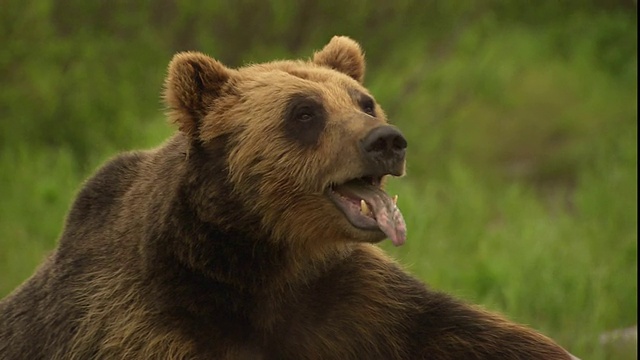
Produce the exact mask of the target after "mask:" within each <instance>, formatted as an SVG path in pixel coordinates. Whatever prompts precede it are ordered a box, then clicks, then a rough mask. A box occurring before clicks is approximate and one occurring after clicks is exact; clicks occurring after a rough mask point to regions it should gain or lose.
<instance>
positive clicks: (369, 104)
mask: <svg viewBox="0 0 640 360" xmlns="http://www.w3.org/2000/svg"><path fill="white" fill-rule="evenodd" d="M360 108H361V109H362V112H364V113H365V114H367V115H369V116H373V117H375V116H376V105H375V103H374V102H373V99H372V98H370V97H368V96H364V97H363V98H362V99H361V100H360Z"/></svg>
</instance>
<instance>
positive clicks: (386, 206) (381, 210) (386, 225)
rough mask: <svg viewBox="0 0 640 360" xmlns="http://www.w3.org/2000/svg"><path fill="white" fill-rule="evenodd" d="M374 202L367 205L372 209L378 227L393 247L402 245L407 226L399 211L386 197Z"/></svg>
mask: <svg viewBox="0 0 640 360" xmlns="http://www.w3.org/2000/svg"><path fill="white" fill-rule="evenodd" d="M376 200H377V201H371V202H370V203H369V205H371V207H372V208H373V213H374V215H375V217H376V222H377V223H378V227H379V228H380V230H382V231H383V232H384V233H385V234H386V235H387V237H388V238H389V239H390V240H391V242H392V243H393V245H394V246H400V245H402V244H404V242H405V240H406V238H407V225H406V224H405V222H404V218H403V217H402V213H401V212H400V209H398V207H397V206H396V204H394V203H393V201H392V200H391V199H390V198H389V197H388V196H385V197H384V198H377V199H376Z"/></svg>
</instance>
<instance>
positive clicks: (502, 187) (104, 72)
mask: <svg viewBox="0 0 640 360" xmlns="http://www.w3.org/2000/svg"><path fill="white" fill-rule="evenodd" d="M45 2H46V1H45ZM43 3H44V2H43ZM16 4H17V2H16ZM16 4H14V5H15V6H17V5H16ZM402 4H405V3H402ZM505 4H506V3H505ZM549 4H551V3H549ZM405 5H407V6H409V5H410V2H406V4H405ZM185 6H186V5H185ZM354 6H355V5H354ZM403 6H404V5H403ZM505 6H506V5H505ZM549 6H551V5H549ZM454 8H455V6H454ZM407 9H409V10H406V11H407V13H408V14H410V13H411V12H413V10H411V8H410V6H409V7H407ZM514 9H515V8H514ZM545 9H546V10H545V11H550V10H549V9H551V7H547V8H545ZM192 10H193V9H192ZM289 10H291V9H289ZM289 10H287V11H289ZM441 10H442V11H453V12H454V13H455V14H458V15H459V13H458V12H463V11H462V10H461V9H457V8H455V9H448V10H447V9H444V10H443V9H441ZM503 10H504V9H503ZM30 11H31V12H30V13H29V14H28V15H29V16H31V17H34V19H40V18H39V17H38V16H46V14H47V11H49V10H48V8H47V7H41V8H38V7H35V8H32V9H31V10H30ZM212 11H213V10H212ZM225 11H226V10H225ZM287 11H284V10H283V11H282V13H278V14H279V15H278V16H281V17H283V19H287V16H293V15H295V11H293V10H291V11H293V12H292V14H293V15H291V14H289V13H288V12H287ZM496 11H498V10H496ZM501 11H502V10H501ZM40 13H42V14H45V15H42V14H40ZM507 13H508V12H503V13H501V14H503V15H504V14H507ZM38 14H40V15H38ZM492 14H493V13H492ZM571 14H572V15H571V16H566V17H558V19H555V20H554V19H552V18H549V20H548V22H547V23H545V26H542V25H539V24H537V23H536V22H535V21H531V19H537V17H535V16H532V17H531V18H527V19H529V22H527V21H521V22H518V21H514V20H513V17H514V16H515V15H513V14H511V15H509V16H506V17H500V16H497V15H495V14H494V15H491V16H485V17H477V18H473V17H472V18H467V20H465V21H466V22H465V24H464V26H462V25H457V24H458V22H456V21H449V20H447V19H442V20H438V21H441V22H439V24H441V25H442V26H447V24H450V23H453V24H456V26H455V28H454V29H453V30H451V29H450V30H451V31H450V32H448V31H443V32H442V33H444V34H445V35H446V36H445V37H444V38H439V37H438V35H437V31H433V33H435V34H436V35H433V34H431V35H429V36H426V35H425V36H422V35H421V34H422V33H421V32H420V31H419V30H420V29H422V28H424V26H425V25H422V24H421V23H420V24H419V23H418V22H415V21H414V22H412V21H411V19H412V18H408V20H407V21H408V24H407V27H408V28H410V29H413V30H415V31H414V32H415V33H414V34H406V35H407V36H405V37H403V38H402V39H401V41H400V40H399V41H398V42H397V43H395V42H394V43H393V44H385V43H384V42H383V41H384V39H385V36H387V37H390V36H391V35H392V34H393V33H386V32H385V31H386V30H384V28H381V29H382V30H380V32H379V33H378V35H381V34H382V35H384V36H382V35H381V36H376V35H375V34H371V36H367V37H364V36H363V37H362V38H359V39H358V40H362V41H363V42H365V41H367V39H370V40H369V45H367V44H366V43H365V44H364V46H365V49H366V50H367V54H368V55H370V60H371V62H370V64H371V66H370V67H369V73H368V74H367V86H368V87H369V88H370V90H371V91H372V93H373V94H374V95H375V96H376V98H377V99H378V100H379V101H380V102H381V104H382V105H383V107H384V108H385V109H386V110H387V113H388V115H389V117H390V119H391V120H392V121H393V122H394V123H396V124H397V125H398V126H399V127H400V128H401V129H402V130H403V131H404V133H405V135H406V136H407V138H408V140H409V159H408V175H407V176H406V177H404V178H403V179H392V180H390V181H389V185H388V188H389V191H390V192H392V193H397V194H398V195H399V198H400V200H399V205H400V207H401V209H402V211H403V213H404V215H405V219H406V221H407V225H408V241H407V244H406V245H405V246H403V247H400V248H393V247H392V246H390V244H389V243H388V242H385V243H383V244H382V245H381V246H382V247H384V248H385V249H386V250H387V251H388V252H389V253H390V254H391V255H392V256H393V257H395V258H397V259H398V260H399V261H400V262H401V263H402V264H404V265H405V266H406V267H407V269H408V270H409V271H411V272H412V273H414V274H415V275H416V276H418V277H420V278H421V279H423V280H424V281H426V282H427V283H429V284H430V286H432V287H434V288H437V289H440V290H443V291H446V292H448V293H451V294H454V295H456V296H459V297H461V298H463V299H466V300H468V301H470V302H473V303H477V304H482V305H483V306H485V307H487V308H489V309H492V310H495V311H498V312H501V313H504V314H506V315H507V316H508V317H509V318H511V319H513V320H515V321H518V322H522V323H526V324H529V325H531V326H532V327H534V328H537V329H539V330H541V331H543V332H544V333H546V334H548V335H549V336H551V337H553V338H554V339H556V340H557V341H558V342H559V343H561V344H562V345H563V346H565V347H566V348H568V349H570V350H571V351H572V352H573V353H574V354H576V355H577V356H580V357H581V358H583V359H635V358H636V351H635V349H631V350H629V349H626V350H624V351H623V352H622V353H620V352H619V351H618V350H617V349H612V348H610V347H606V346H604V345H601V344H599V342H598V336H599V335H600V334H601V333H602V332H605V331H608V330H612V329H616V328H623V327H627V326H631V325H634V324H636V322H637V220H636V218H637V200H638V194H637V185H636V183H637V143H638V141H637V100H636V97H637V55H636V52H637V35H636V28H637V23H636V20H635V17H633V19H631V18H629V17H628V16H627V15H625V14H623V13H620V12H616V11H610V12H591V13H589V12H571ZM441 15H442V14H439V15H438V16H437V17H434V19H435V18H438V17H441ZM445 15H446V14H445ZM449 15H451V14H449ZM442 16H444V15H442ZM415 17H416V19H418V18H420V16H418V15H416V16H415ZM543 17H544V18H545V19H546V18H548V16H546V15H545V16H543ZM16 19H18V18H16ZM127 19H129V18H127ZM185 19H187V20H188V17H187V18H185ZM185 19H182V20H184V21H183V22H187V23H188V22H189V21H186V20H185ZM362 19H365V20H366V16H364V15H362ZM362 19H360V20H357V19H350V20H349V21H350V22H348V23H345V24H346V25H344V27H342V28H340V27H337V29H363V28H364V27H363V26H364V25H362V24H361V22H362V21H365V20H362ZM470 19H471V20H470ZM501 19H502V20H501ZM504 19H506V20H504ZM129 20H131V21H133V20H135V19H133V20H132V19H129ZM129 20H127V21H129ZM182 20H181V21H182ZM200 20H202V19H200ZM289 20H291V19H289ZM294 20H295V19H294ZM414 20H415V19H414ZM87 21H89V20H87ZM131 21H129V22H126V23H127V24H129V25H127V26H134V25H133V24H136V22H135V21H133V22H131ZM283 21H284V20H283ZM327 21H328V20H327ZM208 22H209V21H208V20H207V21H200V22H198V24H201V25H202V24H208ZM33 23H37V24H39V25H38V26H37V27H34V28H33V29H32V32H31V33H25V35H24V36H23V37H21V38H10V39H7V46H9V47H10V49H12V51H11V52H5V53H2V54H0V62H1V63H2V64H3V65H5V66H4V67H3V68H8V67H9V66H11V67H16V68H17V70H16V72H15V73H11V74H8V73H3V72H2V71H0V78H2V79H5V80H6V83H7V84H9V85H7V86H3V87H1V88H0V105H2V106H0V115H1V116H2V120H0V199H1V201H0V296H3V295H5V294H7V293H9V292H10V291H11V290H12V289H13V288H15V287H16V286H17V285H18V284H20V283H21V282H22V281H24V280H25V279H26V278H27V277H28V276H30V274H31V273H32V272H33V270H34V269H35V267H36V266H37V265H38V264H39V263H40V261H41V260H42V259H43V257H44V256H45V255H46V253H47V252H49V251H50V250H51V249H53V248H54V247H55V243H56V238H57V236H58V235H59V233H60V231H61V230H62V225H63V222H64V216H65V213H66V211H67V209H68V207H69V205H70V203H71V201H72V200H73V197H74V194H75V192H76V191H77V190H78V189H79V187H80V186H81V184H82V181H83V180H84V179H85V178H86V177H87V176H89V175H90V174H91V172H92V171H93V170H94V169H95V168H96V167H98V166H99V165H100V164H101V163H103V162H104V161H105V160H106V159H108V158H109V157H111V156H114V155H115V154H116V153H118V152H119V151H124V150H129V149H136V148H149V147H153V146H157V145H159V144H160V143H161V142H162V141H163V139H165V138H166V137H167V136H168V135H169V134H170V133H171V132H172V131H173V129H172V128H171V127H170V126H169V125H167V124H166V122H165V121H164V120H163V119H162V116H161V106H160V105H159V101H158V95H157V94H158V93H159V92H160V84H161V81H162V76H163V71H164V69H165V68H164V67H165V66H166V62H168V60H169V58H170V54H171V52H170V51H167V50H166V49H165V48H163V47H162V46H161V45H160V44H161V43H162V42H161V41H160V40H159V39H158V38H156V37H154V36H155V35H157V34H154V33H153V31H155V30H157V29H155V30H154V29H153V28H149V29H145V30H144V31H143V32H133V33H135V34H139V35H136V36H139V37H134V36H133V35H131V36H132V37H131V44H129V43H127V42H122V41H116V40H114V39H112V38H101V39H102V41H101V42H100V44H101V45H100V46H94V43H95V38H97V37H100V36H104V34H103V33H100V32H99V31H98V30H96V29H93V28H91V29H92V31H95V32H96V33H91V32H87V33H83V32H81V33H80V35H78V36H77V37H76V38H72V37H66V38H65V37H61V38H56V37H47V36H49V35H47V36H45V35H43V34H47V31H48V27H47V26H53V25H51V24H49V25H47V24H48V23H47V22H46V21H44V22H43V21H40V22H39V21H33ZM294 23H295V21H294ZM283 24H284V22H283ZM174 25H175V24H174ZM178 25H179V24H178ZM101 26H107V25H105V24H102V25H101ZM123 26H124V25H123ZM175 26H177V25H175ZM202 26H204V25H202ZM282 26H283V27H284V28H278V29H276V30H274V31H276V32H277V33H285V32H287V27H286V26H285V25H282ZM380 26H382V25H380ZM389 26H390V28H389V29H388V31H399V30H398V29H403V27H402V24H400V25H398V24H397V23H393V24H391V25H389ZM398 26H399V27H398ZM107 27H108V26H107ZM319 29H320V28H319ZM328 29H330V30H331V32H333V31H338V30H336V28H335V27H332V26H329V25H327V28H326V29H325V28H322V30H321V31H320V30H318V31H320V32H319V33H317V34H315V33H314V35H313V36H311V38H315V37H319V36H320V35H323V34H324V33H325V32H328V31H329V30H328ZM370 30H371V29H370ZM374 30H375V29H373V30H371V31H374ZM158 31H160V30H158ZM162 31H167V30H162ZM368 31H369V30H368ZM407 32H409V31H407ZM133 33H132V34H133ZM160 34H161V35H163V34H164V33H162V32H160ZM576 34H580V36H576ZM164 35H166V34H164ZM164 35H163V36H164ZM207 36H208V35H207V33H205V32H202V31H201V32H199V33H198V34H197V35H194V37H195V38H198V39H208V37H207ZM323 36H324V35H323ZM43 39H44V40H43ZM327 39H328V37H327V38H326V39H325V38H323V39H322V41H325V40H327ZM425 39H427V40H425ZM434 39H436V40H434ZM437 39H440V40H439V41H438V40H437ZM443 39H444V40H443ZM174 40H175V39H174ZM38 41H40V43H41V45H40V47H39V48H38V49H40V50H41V52H42V53H43V54H44V55H43V56H41V57H39V56H36V55H35V54H34V53H33V50H30V49H31V47H30V46H31V44H32V43H34V42H38ZM202 41H203V43H204V44H209V45H210V46H211V47H210V48H203V50H205V51H209V52H212V50H211V49H213V48H216V49H217V47H216V46H218V45H220V44H223V43H224V41H223V40H221V39H219V38H216V39H209V40H207V41H209V42H206V41H205V40H202ZM201 44H202V43H201ZM211 44H213V45H211ZM143 45H144V46H143ZM321 45H322V43H321V42H318V43H315V42H314V43H304V44H300V45H299V49H306V48H311V47H318V46H321ZM145 46H146V47H145ZM220 46H222V45H220ZM229 46H231V47H229V48H230V49H235V47H234V46H236V47H237V44H235V45H229ZM367 46H375V47H374V48H367ZM288 49H289V48H287V47H284V46H276V47H275V48H274V49H270V47H269V46H267V45H260V46H255V47H253V48H251V49H245V51H246V52H245V53H233V54H230V55H228V56H229V57H230V58H233V59H236V60H237V59H243V58H246V59H257V60H264V59H270V58H271V57H272V56H275V57H288V56H291V55H290V54H289V53H290V51H289V50H288ZM30 51H31V52H30ZM71 53H73V54H74V55H73V56H70V55H69V54H71ZM112 53H118V54H124V55H126V54H129V55H130V56H123V57H118V58H117V59H113V58H111V60H109V61H102V59H103V58H105V57H106V56H108V55H109V54H112ZM16 54H17V55H16ZM45 55H46V56H45ZM300 55H301V56H307V55H308V54H307V53H303V54H300ZM12 56H13V57H12ZM222 58H223V59H224V56H223V57H222ZM58 69H65V70H64V71H62V72H58ZM16 74H17V75H19V76H17V75H16ZM22 79H26V80H24V81H23V80H22ZM5 119H6V120H5ZM8 119H12V120H13V121H8Z"/></svg>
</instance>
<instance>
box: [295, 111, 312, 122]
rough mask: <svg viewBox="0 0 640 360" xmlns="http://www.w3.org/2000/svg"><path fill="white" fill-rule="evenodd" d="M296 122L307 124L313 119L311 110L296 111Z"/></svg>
mask: <svg viewBox="0 0 640 360" xmlns="http://www.w3.org/2000/svg"><path fill="white" fill-rule="evenodd" d="M295 118H296V120H297V121H300V122H309V121H311V119H313V109H311V108H309V107H303V108H301V109H298V111H297V114H296V117H295Z"/></svg>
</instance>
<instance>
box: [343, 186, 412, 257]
mask: <svg viewBox="0 0 640 360" xmlns="http://www.w3.org/2000/svg"><path fill="white" fill-rule="evenodd" d="M335 190H336V191H337V192H339V193H340V194H342V195H346V196H348V197H349V198H352V199H354V198H357V199H362V200H364V201H365V202H366V203H367V205H368V206H369V207H370V209H371V211H372V212H373V215H374V219H375V221H376V223H377V225H378V228H380V230H382V232H384V233H385V235H387V237H388V238H389V239H390V240H391V242H392V243H393V245H395V246H400V245H402V244H404V242H405V240H406V236H407V226H406V224H405V222H404V218H403V216H402V213H401V212H400V209H399V208H398V207H397V206H396V204H395V203H394V201H393V200H392V199H391V198H390V197H389V195H388V194H387V193H385V192H384V191H383V190H382V189H381V188H379V187H377V186H373V185H370V184H366V183H364V182H362V181H352V182H349V183H347V184H343V185H341V186H340V187H338V188H336V189H335ZM358 202H359V201H358ZM363 216H366V215H363Z"/></svg>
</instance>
